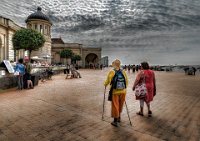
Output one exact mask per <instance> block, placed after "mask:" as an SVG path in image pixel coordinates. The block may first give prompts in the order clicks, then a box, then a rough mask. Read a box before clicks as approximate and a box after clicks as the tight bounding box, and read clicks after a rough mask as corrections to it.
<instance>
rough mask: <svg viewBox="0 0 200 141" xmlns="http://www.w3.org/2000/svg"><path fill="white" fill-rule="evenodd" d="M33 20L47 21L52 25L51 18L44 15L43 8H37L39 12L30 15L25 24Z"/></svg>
mask: <svg viewBox="0 0 200 141" xmlns="http://www.w3.org/2000/svg"><path fill="white" fill-rule="evenodd" d="M32 19H39V20H45V21H48V22H50V23H51V21H50V19H49V17H48V16H47V15H45V14H43V13H42V8H41V7H38V8H37V12H35V13H33V14H31V15H29V16H28V18H27V19H26V21H25V22H26V23H27V22H28V21H30V20H32Z"/></svg>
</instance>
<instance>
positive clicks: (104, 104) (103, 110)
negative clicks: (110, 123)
mask: <svg viewBox="0 0 200 141" xmlns="http://www.w3.org/2000/svg"><path fill="white" fill-rule="evenodd" d="M105 95H106V87H105V89H104V98H103V113H102V120H104V110H105V97H106V96H105Z"/></svg>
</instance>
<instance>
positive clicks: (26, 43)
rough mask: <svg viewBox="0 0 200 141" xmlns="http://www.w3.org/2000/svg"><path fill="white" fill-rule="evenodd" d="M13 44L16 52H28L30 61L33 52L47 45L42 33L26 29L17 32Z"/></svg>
mask: <svg viewBox="0 0 200 141" xmlns="http://www.w3.org/2000/svg"><path fill="white" fill-rule="evenodd" d="M12 42H13V47H14V50H20V49H24V50H28V51H29V60H30V57H31V52H32V51H34V50H38V49H39V48H41V47H42V46H43V45H44V43H45V38H44V36H43V35H42V34H41V33H40V32H38V31H36V30H33V29H26V28H25V29H20V30H18V31H16V32H15V34H14V35H13V38H12Z"/></svg>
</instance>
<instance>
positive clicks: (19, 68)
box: [15, 63, 25, 75]
mask: <svg viewBox="0 0 200 141" xmlns="http://www.w3.org/2000/svg"><path fill="white" fill-rule="evenodd" d="M15 71H17V72H19V73H20V74H22V75H23V74H25V67H24V65H23V64H19V63H18V64H17V65H16V67H15Z"/></svg>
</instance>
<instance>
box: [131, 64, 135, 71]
mask: <svg viewBox="0 0 200 141" xmlns="http://www.w3.org/2000/svg"><path fill="white" fill-rule="evenodd" d="M132 69H133V73H135V65H133V67H132Z"/></svg>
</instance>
